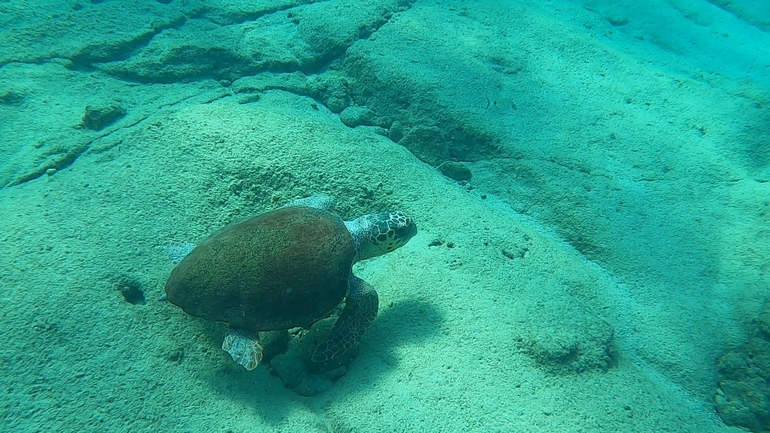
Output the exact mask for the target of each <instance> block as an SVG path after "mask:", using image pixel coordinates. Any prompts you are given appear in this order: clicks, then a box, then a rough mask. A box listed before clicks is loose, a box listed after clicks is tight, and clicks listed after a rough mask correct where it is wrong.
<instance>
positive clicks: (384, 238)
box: [377, 233, 388, 242]
mask: <svg viewBox="0 0 770 433" xmlns="http://www.w3.org/2000/svg"><path fill="white" fill-rule="evenodd" d="M377 240H378V241H380V242H385V241H386V240H388V235H386V234H385V233H381V234H379V235H378V236H377Z"/></svg>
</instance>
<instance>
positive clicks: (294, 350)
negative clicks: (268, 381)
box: [263, 317, 358, 396]
mask: <svg viewBox="0 0 770 433" xmlns="http://www.w3.org/2000/svg"><path fill="white" fill-rule="evenodd" d="M335 321H336V317H329V318H326V319H323V320H319V321H318V322H316V323H315V324H314V325H313V326H312V327H311V328H310V330H309V331H304V330H297V331H295V332H293V334H292V335H291V338H290V340H289V342H288V348H287V349H286V350H285V352H284V353H281V354H278V355H275V356H273V357H272V359H271V360H270V368H271V369H272V370H273V372H274V373H275V374H276V375H277V376H278V377H279V378H280V379H281V382H283V385H284V386H285V387H287V388H289V389H291V390H293V391H294V392H296V393H298V394H300V395H304V396H313V395H316V394H319V393H321V392H323V391H326V390H327V389H329V388H330V387H331V386H332V384H333V383H334V382H335V381H336V380H337V379H339V378H340V377H342V376H344V375H345V373H347V368H348V365H350V362H351V361H352V360H353V358H354V357H355V355H356V354H357V353H358V349H357V347H354V348H352V349H350V350H348V351H347V352H346V353H345V354H343V355H342V356H340V357H338V358H335V359H333V360H331V361H329V362H325V363H316V362H312V361H311V360H310V357H311V356H312V354H313V350H315V348H316V346H318V344H319V343H320V342H321V341H323V339H324V338H326V336H327V335H329V331H331V328H332V326H333V325H334V322H335ZM267 349H268V346H267V345H265V350H266V351H267ZM263 362H264V360H263Z"/></svg>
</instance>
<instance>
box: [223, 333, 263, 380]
mask: <svg viewBox="0 0 770 433" xmlns="http://www.w3.org/2000/svg"><path fill="white" fill-rule="evenodd" d="M222 350H224V351H225V352H227V353H229V354H230V356H231V357H232V358H233V361H235V362H237V363H238V364H241V365H242V366H243V367H244V368H245V369H246V370H249V371H250V370H254V369H255V368H257V365H259V361H261V360H262V343H261V342H260V341H259V334H252V333H249V332H246V331H243V330H240V329H233V328H230V330H229V331H227V335H225V341H223V342H222Z"/></svg>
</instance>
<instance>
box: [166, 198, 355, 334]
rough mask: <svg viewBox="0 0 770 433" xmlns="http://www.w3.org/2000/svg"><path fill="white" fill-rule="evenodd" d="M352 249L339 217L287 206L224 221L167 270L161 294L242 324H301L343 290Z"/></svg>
mask: <svg viewBox="0 0 770 433" xmlns="http://www.w3.org/2000/svg"><path fill="white" fill-rule="evenodd" d="M355 256H356V250H355V245H354V242H353V237H352V235H351V234H350V232H349V231H348V229H347V228H346V227H345V224H344V222H343V221H342V219H340V217H338V216H336V215H334V214H332V213H329V212H327V211H324V210H320V209H315V208H310V207H300V206H297V207H287V208H281V209H277V210H274V211H271V212H267V213H264V214H262V215H259V216H256V217H254V218H251V219H248V220H245V221H241V222H238V223H235V224H232V225H229V226H227V227H225V228H223V229H222V230H220V231H218V232H217V233H215V234H213V235H212V236H211V237H209V238H208V239H206V240H205V241H203V242H201V243H200V244H199V245H198V246H197V247H195V249H193V250H192V251H191V252H190V254H188V255H187V256H186V257H185V258H184V259H182V261H181V262H179V264H178V265H177V266H176V267H175V268H174V270H173V271H172V272H171V276H170V277H169V279H168V281H167V282H166V294H167V295H168V300H169V301H170V302H172V303H174V304H175V305H177V306H179V307H181V308H182V309H183V310H184V311H185V312H186V313H188V314H191V315H193V316H198V317H202V318H204V319H209V320H216V321H222V322H227V323H229V324H230V325H231V326H233V327H235V328H241V329H246V330H250V331H273V330H279V329H289V328H293V327H297V326H303V327H306V326H308V325H310V324H312V323H313V322H315V321H316V320H319V319H322V318H324V317H325V316H326V315H327V314H328V313H329V312H330V311H331V310H332V309H333V308H335V307H336V306H337V305H339V304H340V302H342V300H343V299H344V298H345V296H346V295H347V291H348V282H349V279H350V274H351V272H352V266H353V261H354V260H355Z"/></svg>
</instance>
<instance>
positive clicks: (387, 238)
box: [345, 212, 417, 260]
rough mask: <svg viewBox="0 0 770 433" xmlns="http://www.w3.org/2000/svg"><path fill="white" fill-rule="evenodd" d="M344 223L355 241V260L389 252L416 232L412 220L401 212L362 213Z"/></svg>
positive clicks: (404, 242)
mask: <svg viewBox="0 0 770 433" xmlns="http://www.w3.org/2000/svg"><path fill="white" fill-rule="evenodd" d="M345 225H346V226H347V227H348V230H349V231H350V234H352V235H353V239H354V240H355V242H356V251H357V253H358V257H357V260H366V259H370V258H372V257H377V256H381V255H383V254H385V253H389V252H391V251H393V250H395V249H397V248H399V247H402V246H404V245H406V243H407V242H409V239H412V237H413V236H414V235H416V234H417V226H416V225H415V224H414V220H412V219H411V218H409V217H408V216H406V215H405V214H404V213H403V212H387V213H380V214H372V215H364V216H362V217H360V218H357V219H355V220H353V221H347V222H345Z"/></svg>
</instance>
